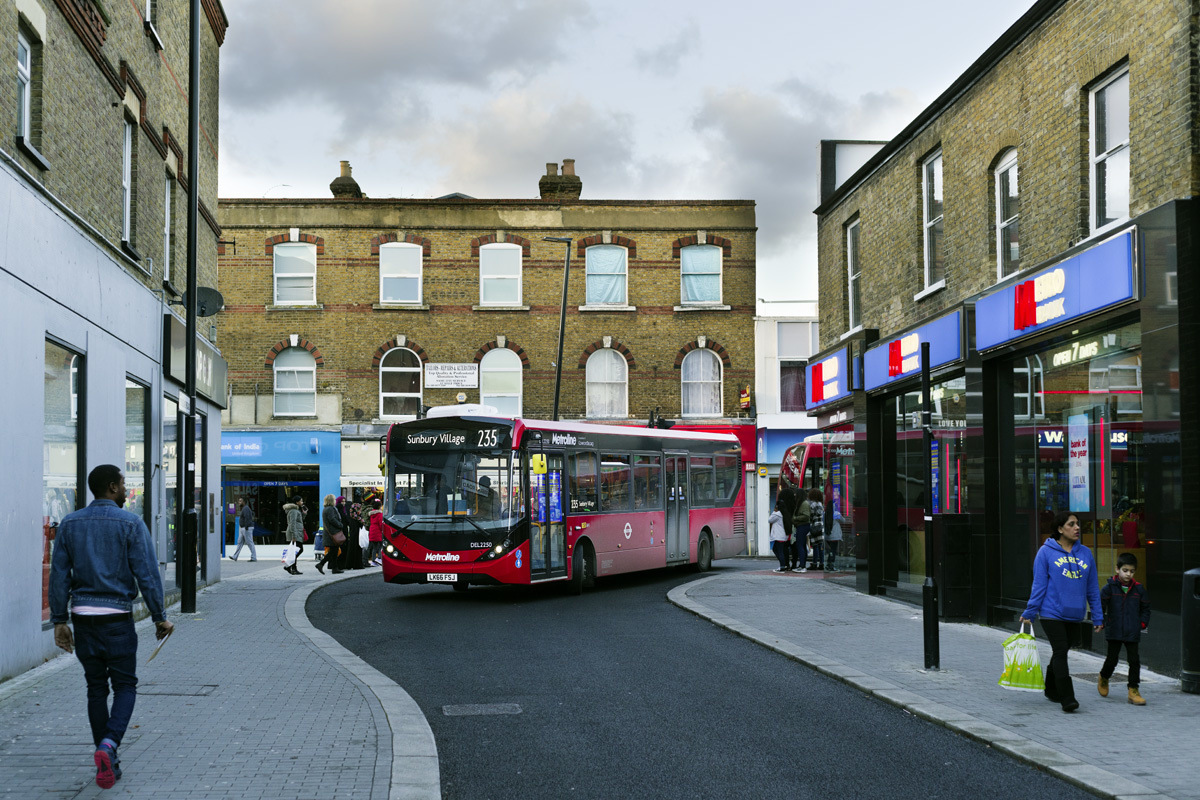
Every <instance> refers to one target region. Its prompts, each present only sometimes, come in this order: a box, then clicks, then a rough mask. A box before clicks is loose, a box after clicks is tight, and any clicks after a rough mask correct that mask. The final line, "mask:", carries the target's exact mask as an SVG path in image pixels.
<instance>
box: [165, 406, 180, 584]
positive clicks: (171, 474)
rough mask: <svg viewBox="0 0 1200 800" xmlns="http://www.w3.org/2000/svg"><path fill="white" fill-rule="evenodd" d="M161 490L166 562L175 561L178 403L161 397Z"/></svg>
mask: <svg viewBox="0 0 1200 800" xmlns="http://www.w3.org/2000/svg"><path fill="white" fill-rule="evenodd" d="M162 427H163V431H162V469H163V492H164V499H165V501H166V517H165V518H164V521H165V523H166V525H165V527H166V531H167V543H166V544H167V552H166V558H164V559H163V561H165V562H166V563H167V564H173V563H174V562H175V548H176V545H177V542H176V540H175V535H176V527H175V520H176V516H177V515H178V513H179V404H178V403H177V402H175V400H174V398H171V397H164V398H163V418H162Z"/></svg>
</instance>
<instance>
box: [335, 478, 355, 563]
mask: <svg viewBox="0 0 1200 800" xmlns="http://www.w3.org/2000/svg"><path fill="white" fill-rule="evenodd" d="M334 506H335V507H336V508H337V510H338V514H340V515H341V517H342V525H343V526H344V528H343V529H344V530H345V532H346V543H345V544H344V545H342V561H341V564H340V566H341V568H342V569H359V568H361V567H362V548H361V547H359V546H358V531H359V528H361V527H362V526H361V524H359V523H357V522H356V521H355V519H354V517H352V516H351V515H350V507H349V506H348V505H347V504H346V498H345V497H343V496H341V495H338V499H337V500H336V501H335V502H334Z"/></svg>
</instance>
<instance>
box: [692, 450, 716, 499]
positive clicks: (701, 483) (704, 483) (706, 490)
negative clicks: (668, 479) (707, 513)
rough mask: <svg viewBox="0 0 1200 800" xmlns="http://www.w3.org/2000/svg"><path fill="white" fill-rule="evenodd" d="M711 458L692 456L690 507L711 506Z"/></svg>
mask: <svg viewBox="0 0 1200 800" xmlns="http://www.w3.org/2000/svg"><path fill="white" fill-rule="evenodd" d="M712 465H713V460H712V456H692V458H691V473H692V505H694V506H705V505H712V502H713V469H712Z"/></svg>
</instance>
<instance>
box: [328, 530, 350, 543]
mask: <svg viewBox="0 0 1200 800" xmlns="http://www.w3.org/2000/svg"><path fill="white" fill-rule="evenodd" d="M329 538H330V540H331V541H332V542H333V545H334V547H341V546H342V545H344V544H345V543H346V534H344V533H342V532H341V531H334V532H333V533H331V534H329Z"/></svg>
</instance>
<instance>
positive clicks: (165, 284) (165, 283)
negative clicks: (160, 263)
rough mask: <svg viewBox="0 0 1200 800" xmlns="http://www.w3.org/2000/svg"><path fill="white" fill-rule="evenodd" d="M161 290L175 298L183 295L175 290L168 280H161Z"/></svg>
mask: <svg viewBox="0 0 1200 800" xmlns="http://www.w3.org/2000/svg"><path fill="white" fill-rule="evenodd" d="M163 288H164V289H166V290H167V291H168V292H170V293H171V294H172V295H173V296H175V297H181V296H182V295H183V293H182V292H180V291H179V290H178V289H176V288H175V284H173V283H171V282H170V281H169V280H163Z"/></svg>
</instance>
